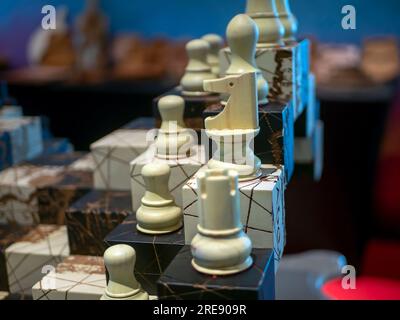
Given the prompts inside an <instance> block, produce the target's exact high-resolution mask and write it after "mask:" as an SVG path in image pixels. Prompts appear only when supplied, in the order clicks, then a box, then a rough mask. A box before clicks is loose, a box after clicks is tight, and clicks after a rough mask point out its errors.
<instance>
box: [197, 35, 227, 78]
mask: <svg viewBox="0 0 400 320" xmlns="http://www.w3.org/2000/svg"><path fill="white" fill-rule="evenodd" d="M202 39H203V40H206V41H207V42H208V44H209V45H210V51H209V53H208V54H207V63H208V64H209V65H210V66H211V71H212V73H213V74H214V75H215V76H216V77H219V76H220V67H219V58H218V55H219V51H220V50H221V49H222V46H223V44H224V40H223V39H222V37H220V36H219V35H217V34H213V33H210V34H206V35H205V36H203V37H202Z"/></svg>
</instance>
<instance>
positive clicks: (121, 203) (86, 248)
mask: <svg viewBox="0 0 400 320" xmlns="http://www.w3.org/2000/svg"><path fill="white" fill-rule="evenodd" d="M131 208H132V204H131V193H130V192H129V191H100V190H93V191H91V192H89V193H87V194H86V195H85V196H83V197H82V198H80V199H79V200H78V201H76V202H75V203H73V204H72V205H71V206H70V207H69V209H68V210H67V212H66V225H67V230H68V240H69V246H70V251H71V254H73V255H91V256H102V255H103V254H104V251H105V249H106V248H107V245H106V244H105V243H104V241H103V239H104V237H105V236H106V235H107V234H108V233H110V232H111V231H112V230H113V229H115V228H116V227H117V226H118V225H119V224H120V223H122V222H123V221H124V219H125V218H126V217H127V216H128V215H130V214H132V210H131Z"/></svg>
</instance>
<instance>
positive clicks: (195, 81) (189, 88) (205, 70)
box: [181, 39, 216, 96]
mask: <svg viewBox="0 0 400 320" xmlns="http://www.w3.org/2000/svg"><path fill="white" fill-rule="evenodd" d="M209 51H210V45H209V44H208V42H207V41H205V40H202V39H196V40H192V41H190V42H188V43H187V45H186V52H187V55H188V57H189V63H188V65H187V67H186V70H185V74H184V76H183V78H182V80H181V86H182V94H183V95H187V96H202V95H208V94H209V93H208V92H204V89H203V81H204V80H209V79H215V78H216V75H215V74H213V73H212V69H211V66H210V65H209V64H208V63H207V55H208V53H209Z"/></svg>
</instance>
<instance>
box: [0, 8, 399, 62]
mask: <svg viewBox="0 0 400 320" xmlns="http://www.w3.org/2000/svg"><path fill="white" fill-rule="evenodd" d="M101 3H102V7H103V10H104V11H105V12H107V14H108V16H109V17H110V22H111V30H112V32H113V33H118V32H129V31H137V32H140V33H142V34H143V35H147V36H156V35H166V36H169V37H174V38H179V37H199V36H201V35H203V34H205V33H208V32H216V33H219V34H224V32H225V27H226V25H227V23H228V22H229V20H230V19H231V18H232V17H233V16H234V15H235V14H237V13H239V12H243V10H244V7H245V0H147V1H143V0H102V1H101ZM291 3H292V9H293V11H294V13H295V14H296V16H297V17H298V19H299V23H300V33H301V34H306V35H310V34H312V35H314V36H316V37H317V38H318V39H320V40H322V41H334V42H356V43H357V42H359V41H361V39H362V38H363V37H365V36H368V35H381V34H396V35H400V18H399V16H400V1H399V0H381V1H373V2H372V1H366V0H329V1H323V0H292V1H291ZM371 3H374V6H372V5H371ZM45 4H52V5H55V6H58V5H61V4H65V5H67V6H68V7H69V8H70V20H71V21H72V20H73V19H74V18H75V17H76V15H77V14H78V13H79V12H80V11H81V10H82V8H83V6H84V1H83V0H0V54H5V55H7V56H9V57H10V58H11V59H12V61H13V63H14V64H15V65H21V64H24V63H25V44H26V41H27V39H28V38H29V35H30V33H31V32H32V30H34V29H35V28H36V27H37V26H38V25H39V24H40V21H41V19H42V14H41V7H42V6H43V5H45ZM346 4H352V5H354V6H355V7H356V10H357V30H350V31H349V30H347V31H346V30H343V29H342V28H341V19H342V14H341V8H342V7H343V6H344V5H346ZM379 4H381V5H379Z"/></svg>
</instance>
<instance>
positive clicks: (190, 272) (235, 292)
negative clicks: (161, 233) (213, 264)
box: [157, 245, 275, 300]
mask: <svg viewBox="0 0 400 320" xmlns="http://www.w3.org/2000/svg"><path fill="white" fill-rule="evenodd" d="M252 257H253V261H254V263H253V265H252V266H251V267H250V268H249V269H247V270H245V271H243V272H241V273H238V274H235V275H230V276H209V275H205V274H202V273H200V272H198V271H196V270H195V269H194V268H193V267H192V264H191V261H192V254H191V252H190V246H188V245H186V246H185V247H184V248H182V250H181V251H180V252H179V253H178V254H177V256H176V257H175V259H174V260H173V261H172V262H171V264H170V265H169V266H168V268H167V270H165V272H164V273H163V274H162V275H161V277H160V279H159V280H158V282H157V290H158V298H159V299H160V300H274V299H275V268H274V255H273V252H272V250H270V249H253V251H252Z"/></svg>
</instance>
